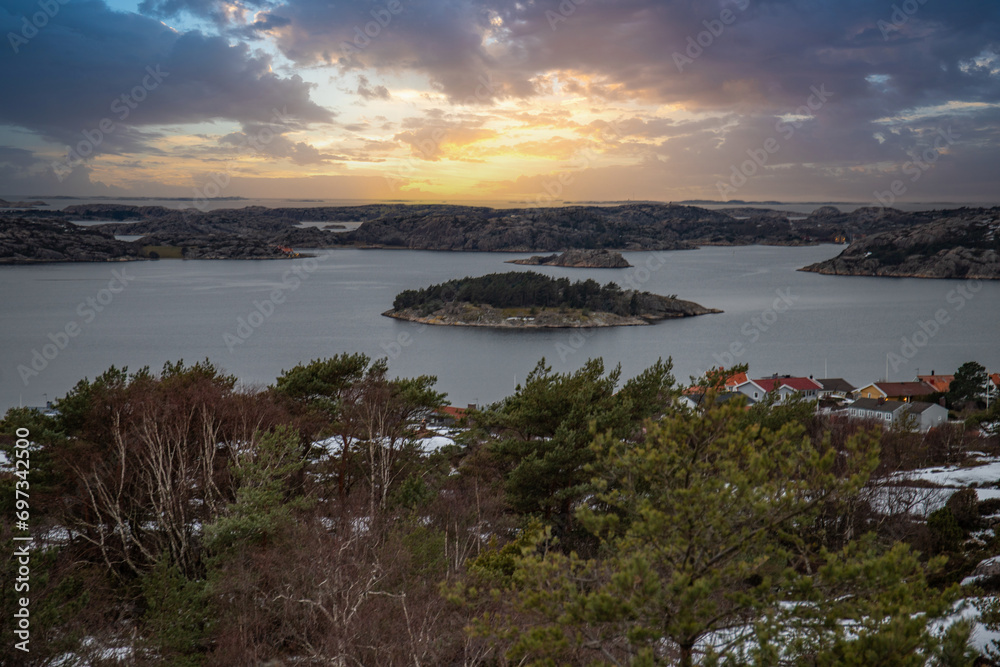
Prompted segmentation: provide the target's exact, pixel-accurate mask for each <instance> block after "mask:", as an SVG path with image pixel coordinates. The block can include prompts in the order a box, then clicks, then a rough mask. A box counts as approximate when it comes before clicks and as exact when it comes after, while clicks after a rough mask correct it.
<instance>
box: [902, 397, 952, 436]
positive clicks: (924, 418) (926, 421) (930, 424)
mask: <svg viewBox="0 0 1000 667" xmlns="http://www.w3.org/2000/svg"><path fill="white" fill-rule="evenodd" d="M907 405H908V408H907V411H906V412H907V414H909V415H911V416H912V417H914V418H915V419H916V420H917V428H918V429H919V430H920V432H921V433H926V432H927V431H929V430H931V429H932V428H934V427H935V426H940V425H941V424H944V423H945V422H946V421H948V410H947V409H946V408H945V407H944V406H943V405H940V404H939V403H925V402H924V401H913V402H912V403H908V404H907Z"/></svg>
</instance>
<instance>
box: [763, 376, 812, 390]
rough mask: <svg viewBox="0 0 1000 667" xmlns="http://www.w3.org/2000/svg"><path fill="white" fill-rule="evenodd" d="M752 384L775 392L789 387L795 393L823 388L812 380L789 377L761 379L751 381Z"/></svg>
mask: <svg viewBox="0 0 1000 667" xmlns="http://www.w3.org/2000/svg"><path fill="white" fill-rule="evenodd" d="M751 382H753V383H754V384H756V385H757V386H758V387H760V388H761V389H763V390H764V391H774V390H775V389H777V388H778V387H788V388H789V389H794V390H795V391H816V390H817V389H822V388H823V386H822V385H821V384H820V383H818V382H816V381H815V380H812V379H810V378H793V377H788V376H786V377H777V378H773V377H772V378H761V379H759V380H751Z"/></svg>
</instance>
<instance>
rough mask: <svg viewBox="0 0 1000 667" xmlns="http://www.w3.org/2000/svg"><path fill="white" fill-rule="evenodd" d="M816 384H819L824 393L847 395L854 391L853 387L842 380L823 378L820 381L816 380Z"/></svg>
mask: <svg viewBox="0 0 1000 667" xmlns="http://www.w3.org/2000/svg"><path fill="white" fill-rule="evenodd" d="M816 382H819V384H820V386H821V387H823V390H824V391H842V392H844V393H845V394H849V393H851V392H852V391H854V387H853V386H852V385H851V383H850V382H848V381H847V380H845V379H844V378H823V379H821V380H816Z"/></svg>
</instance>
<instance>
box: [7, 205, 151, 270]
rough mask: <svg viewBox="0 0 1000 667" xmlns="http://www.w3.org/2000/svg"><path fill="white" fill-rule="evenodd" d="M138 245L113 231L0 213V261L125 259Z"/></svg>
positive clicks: (138, 253)
mask: <svg viewBox="0 0 1000 667" xmlns="http://www.w3.org/2000/svg"><path fill="white" fill-rule="evenodd" d="M139 259H143V254H142V249H141V248H140V247H139V246H137V245H135V244H133V243H126V242H125V241H119V240H117V239H116V238H115V237H114V235H112V234H109V233H107V232H102V231H100V230H97V229H92V228H88V227H80V226H78V225H74V224H72V223H69V222H65V221H63V220H51V219H45V218H41V219H30V220H26V219H24V218H15V217H0V264H37V263H40V262H125V261H131V260H139Z"/></svg>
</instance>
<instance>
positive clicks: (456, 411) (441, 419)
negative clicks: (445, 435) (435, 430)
mask: <svg viewBox="0 0 1000 667" xmlns="http://www.w3.org/2000/svg"><path fill="white" fill-rule="evenodd" d="M475 409H476V406H475V405H473V404H471V403H470V404H469V407H468V408H456V407H455V406H453V405H442V406H441V407H440V408H438V409H437V410H435V411H434V416H433V417H431V424H432V425H433V426H452V425H453V424H455V422H458V421H461V420H462V419H464V418H465V414H466V412H468V411H469V410H475Z"/></svg>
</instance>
